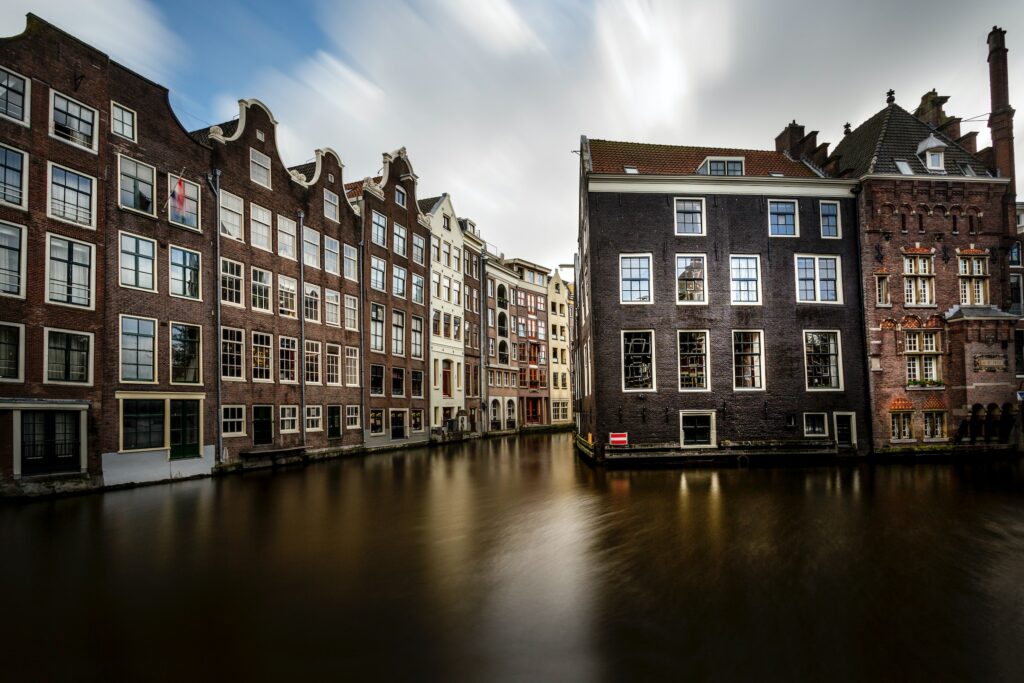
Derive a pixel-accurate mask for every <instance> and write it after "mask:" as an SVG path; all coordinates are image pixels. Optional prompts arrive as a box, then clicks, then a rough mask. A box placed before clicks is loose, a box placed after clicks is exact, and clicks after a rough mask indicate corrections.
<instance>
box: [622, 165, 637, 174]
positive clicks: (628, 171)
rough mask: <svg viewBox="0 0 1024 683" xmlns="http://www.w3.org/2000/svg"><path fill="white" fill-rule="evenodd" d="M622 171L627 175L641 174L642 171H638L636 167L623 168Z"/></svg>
mask: <svg viewBox="0 0 1024 683" xmlns="http://www.w3.org/2000/svg"><path fill="white" fill-rule="evenodd" d="M622 169H623V170H624V171H625V172H626V173H639V172H640V171H638V170H636V166H623V167H622Z"/></svg>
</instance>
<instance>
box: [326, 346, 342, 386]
mask: <svg viewBox="0 0 1024 683" xmlns="http://www.w3.org/2000/svg"><path fill="white" fill-rule="evenodd" d="M326 357H327V363H326V365H325V369H324V375H325V381H326V382H327V384H331V385H335V386H337V385H340V384H341V347H340V346H338V345H337V344H328V345H327V352H326Z"/></svg>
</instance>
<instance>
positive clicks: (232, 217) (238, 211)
mask: <svg viewBox="0 0 1024 683" xmlns="http://www.w3.org/2000/svg"><path fill="white" fill-rule="evenodd" d="M244 207H245V205H244V202H243V201H242V198H241V197H236V196H235V195H233V194H231V193H230V192H227V191H225V190H221V191H220V234H222V235H224V236H225V237H230V238H231V239H236V240H239V241H242V239H243V238H242V221H243V220H244V212H245V209H244Z"/></svg>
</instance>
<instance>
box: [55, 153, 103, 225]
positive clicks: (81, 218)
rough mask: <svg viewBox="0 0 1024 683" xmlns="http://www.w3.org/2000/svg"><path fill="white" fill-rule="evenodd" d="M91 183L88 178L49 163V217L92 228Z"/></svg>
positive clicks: (92, 202) (92, 201) (92, 204)
mask: <svg viewBox="0 0 1024 683" xmlns="http://www.w3.org/2000/svg"><path fill="white" fill-rule="evenodd" d="M93 183H94V181H93V179H92V178H90V177H89V176H86V175H81V174H79V173H75V172H74V171H71V170H69V169H66V168H62V167H60V166H57V165H56V164H52V163H51V164H50V205H49V211H50V213H49V216H50V217H51V218H56V219H58V220H62V221H67V222H69V223H75V224H76V225H84V226H86V227H93V226H94V225H95V222H94V221H95V216H94V215H93V214H94V211H93V209H94V207H95V204H94V200H95V197H94V195H93Z"/></svg>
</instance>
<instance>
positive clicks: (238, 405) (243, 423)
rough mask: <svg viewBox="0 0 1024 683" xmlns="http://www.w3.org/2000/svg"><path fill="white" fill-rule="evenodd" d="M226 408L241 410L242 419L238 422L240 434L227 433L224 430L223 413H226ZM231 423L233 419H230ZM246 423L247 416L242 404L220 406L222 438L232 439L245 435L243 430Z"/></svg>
mask: <svg viewBox="0 0 1024 683" xmlns="http://www.w3.org/2000/svg"><path fill="white" fill-rule="evenodd" d="M228 408H231V409H232V410H234V409H235V408H241V409H242V419H241V420H239V422H241V423H242V431H240V432H229V431H227V430H226V429H225V428H224V422H225V419H224V411H226V410H227V409H228ZM232 421H235V420H234V418H232ZM246 423H247V416H246V410H245V404H244V403H237V404H231V405H222V406H221V407H220V428H221V430H222V431H221V434H222V435H223V436H227V437H232V438H234V437H237V436H245V435H246V434H247V432H246V430H245V428H246V426H247V424H246Z"/></svg>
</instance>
